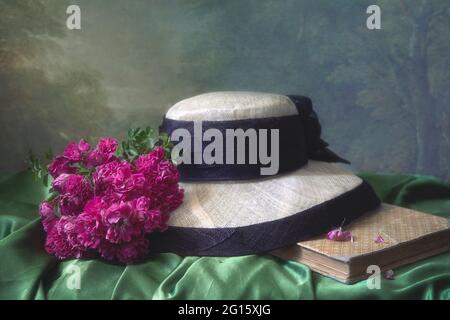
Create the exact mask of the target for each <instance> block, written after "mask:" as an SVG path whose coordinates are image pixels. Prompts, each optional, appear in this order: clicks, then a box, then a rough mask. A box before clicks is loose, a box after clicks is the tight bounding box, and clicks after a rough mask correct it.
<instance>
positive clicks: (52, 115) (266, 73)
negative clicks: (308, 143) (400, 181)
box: [0, 0, 450, 180]
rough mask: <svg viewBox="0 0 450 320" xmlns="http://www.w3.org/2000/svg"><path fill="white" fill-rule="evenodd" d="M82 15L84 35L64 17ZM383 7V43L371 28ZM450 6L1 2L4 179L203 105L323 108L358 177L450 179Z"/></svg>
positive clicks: (257, 0)
mask: <svg viewBox="0 0 450 320" xmlns="http://www.w3.org/2000/svg"><path fill="white" fill-rule="evenodd" d="M69 4H77V5H79V6H80V7H81V28H82V29H81V30H68V29H67V28H66V17H67V15H66V8H67V6H68V5H69ZM370 4H377V5H379V6H380V7H381V10H382V12H381V13H382V15H381V22H382V30H373V31H371V30H368V29H367V28H366V19H367V17H368V15H367V14H366V8H367V7H368V6H369V5H370ZM449 7H450V2H449V1H444V0H427V1H424V0H389V1H375V0H370V1H365V0H361V1H357V0H352V1H348V0H347V1H331V0H328V1H323V0H308V1H306V0H305V1H303V0H267V1H266V0H227V1H219V0H190V1H185V0H178V1H175V0H148V1H143V0H127V1H125V0H86V1H75V0H74V1H66V0H54V1H52V0H0V115H1V116H0V145H1V161H0V166H1V169H0V171H1V172H2V173H4V172H14V171H17V170H20V169H22V168H24V167H25V164H24V160H25V158H26V156H27V152H28V150H30V149H33V150H34V152H37V153H39V152H44V151H45V150H46V149H47V148H48V147H49V146H51V147H52V148H53V149H54V150H55V151H61V149H62V147H63V145H64V144H66V143H67V142H68V141H69V140H74V139H78V138H80V137H89V138H91V139H95V138H96V137H99V136H104V135H114V136H117V137H120V136H122V135H123V134H124V133H125V131H126V130H127V128H129V127H130V126H137V125H140V126H142V125H154V126H156V125H157V124H158V122H159V121H160V119H161V117H162V115H163V113H164V111H165V110H167V108H168V107H169V106H170V105H172V104H173V103H175V102H176V101H178V100H180V99H182V98H185V97H188V96H192V95H195V94H198V93H202V92H205V91H213V90H254V91H269V92H277V93H299V94H305V95H308V96H310V97H312V98H313V101H314V103H315V107H316V109H317V111H318V113H319V116H320V118H321V120H322V122H323V124H324V128H325V130H324V135H325V138H326V140H328V141H329V142H330V144H331V145H332V146H333V149H335V150H336V151H337V152H339V153H340V154H342V155H343V156H344V157H346V158H348V159H351V160H352V162H353V165H354V167H355V168H356V169H358V170H374V171H382V172H418V173H424V174H432V175H436V176H439V177H441V178H444V179H447V180H448V179H450V169H449V162H450V128H449V127H450V8H449Z"/></svg>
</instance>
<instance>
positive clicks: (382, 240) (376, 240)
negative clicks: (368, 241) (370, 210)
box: [373, 234, 385, 243]
mask: <svg viewBox="0 0 450 320" xmlns="http://www.w3.org/2000/svg"><path fill="white" fill-rule="evenodd" d="M373 241H375V243H385V241H384V238H383V237H382V236H381V234H379V235H377V236H376V237H375V239H373Z"/></svg>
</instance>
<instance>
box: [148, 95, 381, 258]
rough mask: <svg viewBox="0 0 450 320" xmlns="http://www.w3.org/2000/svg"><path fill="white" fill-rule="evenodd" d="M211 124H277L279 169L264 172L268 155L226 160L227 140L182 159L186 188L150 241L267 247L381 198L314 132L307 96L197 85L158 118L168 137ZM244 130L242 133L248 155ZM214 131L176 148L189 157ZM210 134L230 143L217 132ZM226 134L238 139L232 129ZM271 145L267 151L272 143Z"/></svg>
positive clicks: (189, 246) (245, 249)
mask: <svg viewBox="0 0 450 320" xmlns="http://www.w3.org/2000/svg"><path fill="white" fill-rule="evenodd" d="M199 124H201V126H199ZM196 128H197V129H196ZM198 128H201V130H200V131H198ZM178 129H181V130H178ZM210 129H212V131H210V132H213V133H214V134H216V135H217V134H219V133H221V134H223V137H224V138H223V140H226V139H227V138H228V136H227V135H226V133H227V130H234V132H236V130H238V129H242V130H243V132H247V130H248V129H253V130H255V131H256V132H257V133H261V132H262V133H263V134H264V132H266V135H265V136H264V135H263V136H258V137H257V138H258V139H259V140H261V141H262V140H263V139H262V138H264V137H265V138H267V137H271V135H270V132H271V131H272V130H274V129H277V130H278V140H277V141H278V142H279V143H278V160H277V161H278V164H277V169H278V170H277V172H276V174H274V175H263V174H261V173H262V170H261V169H263V168H267V167H268V163H267V161H262V159H257V162H256V163H255V162H253V163H248V162H250V161H247V162H245V163H240V164H238V163H237V162H238V161H237V160H236V159H237V156H236V155H235V154H233V157H231V158H230V159H234V160H236V161H235V162H228V164H227V161H226V157H227V153H229V152H230V150H229V148H224V149H223V155H221V156H220V157H223V159H224V161H223V162H224V163H209V164H208V163H191V164H189V163H182V164H180V165H179V166H178V169H179V171H180V181H181V185H182V187H183V188H184V190H185V198H184V202H183V204H182V205H181V206H180V207H179V208H178V209H176V210H175V211H174V212H172V214H171V217H170V219H169V223H168V224H169V228H168V230H167V231H165V232H163V233H160V234H155V235H154V236H153V238H152V240H153V241H152V248H153V249H154V250H156V251H158V252H173V253H177V254H181V255H215V256H236V255H246V254H254V253H261V252H267V251H271V250H274V249H277V248H280V247H284V246H288V245H292V244H295V243H297V242H299V241H302V240H305V239H309V238H311V237H314V236H318V235H320V234H323V233H325V232H327V231H329V230H330V229H332V228H336V227H339V226H342V225H343V224H347V223H349V222H351V221H352V220H354V219H356V218H358V217H360V216H361V215H363V214H365V213H367V212H369V211H371V210H374V209H377V208H379V206H380V200H379V199H378V197H377V196H376V194H375V192H374V191H373V189H372V188H371V187H370V186H369V185H368V184H367V183H366V182H365V181H364V180H362V179H361V178H359V177H358V176H356V175H355V174H353V173H352V171H351V170H350V168H349V167H348V165H347V163H348V162H347V161H346V160H344V159H342V158H340V157H339V156H337V155H336V154H335V153H334V152H332V151H331V150H330V149H328V147H327V146H328V145H327V143H325V142H324V141H323V140H322V139H321V137H320V135H321V127H320V124H319V121H318V118H317V115H316V113H315V112H314V111H313V108H312V103H311V100H310V99H309V98H307V97H304V96H283V95H276V94H267V93H254V92H214V93H207V94H202V95H199V96H195V97H192V98H189V99H186V100H183V101H180V102H178V103H177V104H175V105H174V106H173V107H172V108H170V109H169V110H168V112H167V113H166V115H165V117H164V120H163V123H162V125H161V127H160V131H162V132H166V133H168V134H169V135H171V136H172V138H174V136H175V137H176V138H177V137H178V138H179V136H180V135H179V133H180V132H181V133H189V134H190V137H191V138H190V141H189V143H190V144H191V146H194V144H195V143H196V142H195V141H194V140H195V139H196V138H197V139H198V138H200V139H201V138H202V137H203V138H204V136H203V135H204V133H205V132H206V131H207V130H210ZM177 130H178V131H177ZM196 130H197V131H196ZM174 133H177V134H174ZM199 136H201V137H199ZM250 136H251V135H247V136H246V137H247V138H248V139H245V140H244V141H245V151H246V153H245V159H246V160H248V159H249V158H250V156H249V154H250V151H249V150H251V146H250V145H249V144H250V143H251V142H250V138H249V137H250ZM273 137H275V136H273ZM273 137H272V138H273ZM184 138H186V137H184ZM173 140H176V139H173ZM213 141H215V140H214V139H212V138H211V134H210V135H209V139H203V141H202V142H201V144H200V148H198V147H199V145H197V148H195V147H192V149H191V150H187V151H186V150H183V152H185V153H184V154H182V155H183V156H187V155H186V152H187V153H189V154H188V156H192V159H193V158H194V157H195V153H201V152H203V151H204V150H205V148H207V146H208V144H210V143H211V142H213ZM266 141H269V145H268V149H270V147H271V146H275V144H274V143H275V142H274V141H272V140H270V139H269V138H267V139H266ZM178 142H179V143H182V139H181V138H179V141H178ZM185 142H187V141H185ZM218 143H219V144H220V143H223V145H224V146H228V145H227V144H226V142H225V141H219V142H218ZM233 143H234V144H233V145H234V146H235V147H236V148H237V143H238V142H237V139H235V140H233ZM175 144H177V142H176V141H175ZM261 147H263V146H261V145H260V144H259V145H258V148H261ZM263 148H264V147H263ZM258 150H259V149H258ZM271 150H272V152H273V153H275V151H276V148H275V149H271ZM274 150H275V151H274ZM269 153H270V152H269ZM274 155H275V154H272V156H274ZM274 159H275V158H274ZM266 160H267V159H266ZM274 161H275V160H274ZM193 162H195V161H193Z"/></svg>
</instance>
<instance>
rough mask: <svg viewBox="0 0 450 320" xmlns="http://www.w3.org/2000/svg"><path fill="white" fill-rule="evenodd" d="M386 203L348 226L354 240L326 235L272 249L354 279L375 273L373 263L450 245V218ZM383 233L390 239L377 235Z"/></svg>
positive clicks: (400, 261) (383, 264) (412, 257)
mask: <svg viewBox="0 0 450 320" xmlns="http://www.w3.org/2000/svg"><path fill="white" fill-rule="evenodd" d="M382 206H384V208H387V209H388V210H386V211H381V210H375V211H374V212H372V213H369V214H367V215H365V216H364V217H361V218H360V219H358V220H356V221H354V222H353V223H351V224H349V225H348V226H346V227H345V228H344V229H345V230H349V231H351V232H352V235H353V241H347V242H338V241H331V240H327V239H326V238H325V235H323V236H321V237H318V238H316V239H312V240H308V241H303V242H300V243H298V244H297V245H295V246H292V247H288V248H282V249H279V250H275V251H273V252H272V254H274V255H275V256H278V257H280V258H283V259H286V260H295V261H298V262H300V263H304V264H306V265H307V266H309V267H310V268H311V269H312V270H313V271H316V272H318V273H321V274H323V275H325V276H328V277H331V278H334V279H336V280H338V281H341V282H344V283H354V282H357V281H359V280H362V279H365V278H367V277H369V276H370V275H371V274H370V273H367V267H368V266H370V265H377V266H379V267H380V269H381V271H386V270H389V269H394V268H398V267H400V266H403V265H407V264H410V263H413V262H416V261H418V260H422V259H425V258H428V257H430V256H433V255H437V254H440V253H443V252H446V251H449V250H450V222H449V220H448V219H445V218H442V217H438V216H434V215H431V214H426V213H423V212H418V211H415V210H411V209H406V208H400V207H396V206H390V205H387V204H383V205H382ZM379 235H380V236H381V237H382V238H383V239H384V242H382V243H376V242H375V241H374V239H375V238H377V237H378V236H379Z"/></svg>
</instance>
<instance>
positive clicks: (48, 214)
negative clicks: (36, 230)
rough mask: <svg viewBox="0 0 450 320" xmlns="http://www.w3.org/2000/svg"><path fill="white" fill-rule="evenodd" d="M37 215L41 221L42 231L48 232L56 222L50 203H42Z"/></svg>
mask: <svg viewBox="0 0 450 320" xmlns="http://www.w3.org/2000/svg"><path fill="white" fill-rule="evenodd" d="M39 214H40V216H41V219H42V225H43V227H44V230H45V231H46V232H48V230H49V228H51V226H52V225H53V222H54V221H55V220H56V215H55V209H54V208H53V205H52V204H51V203H50V202H47V201H43V202H42V203H41V204H40V205H39Z"/></svg>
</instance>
